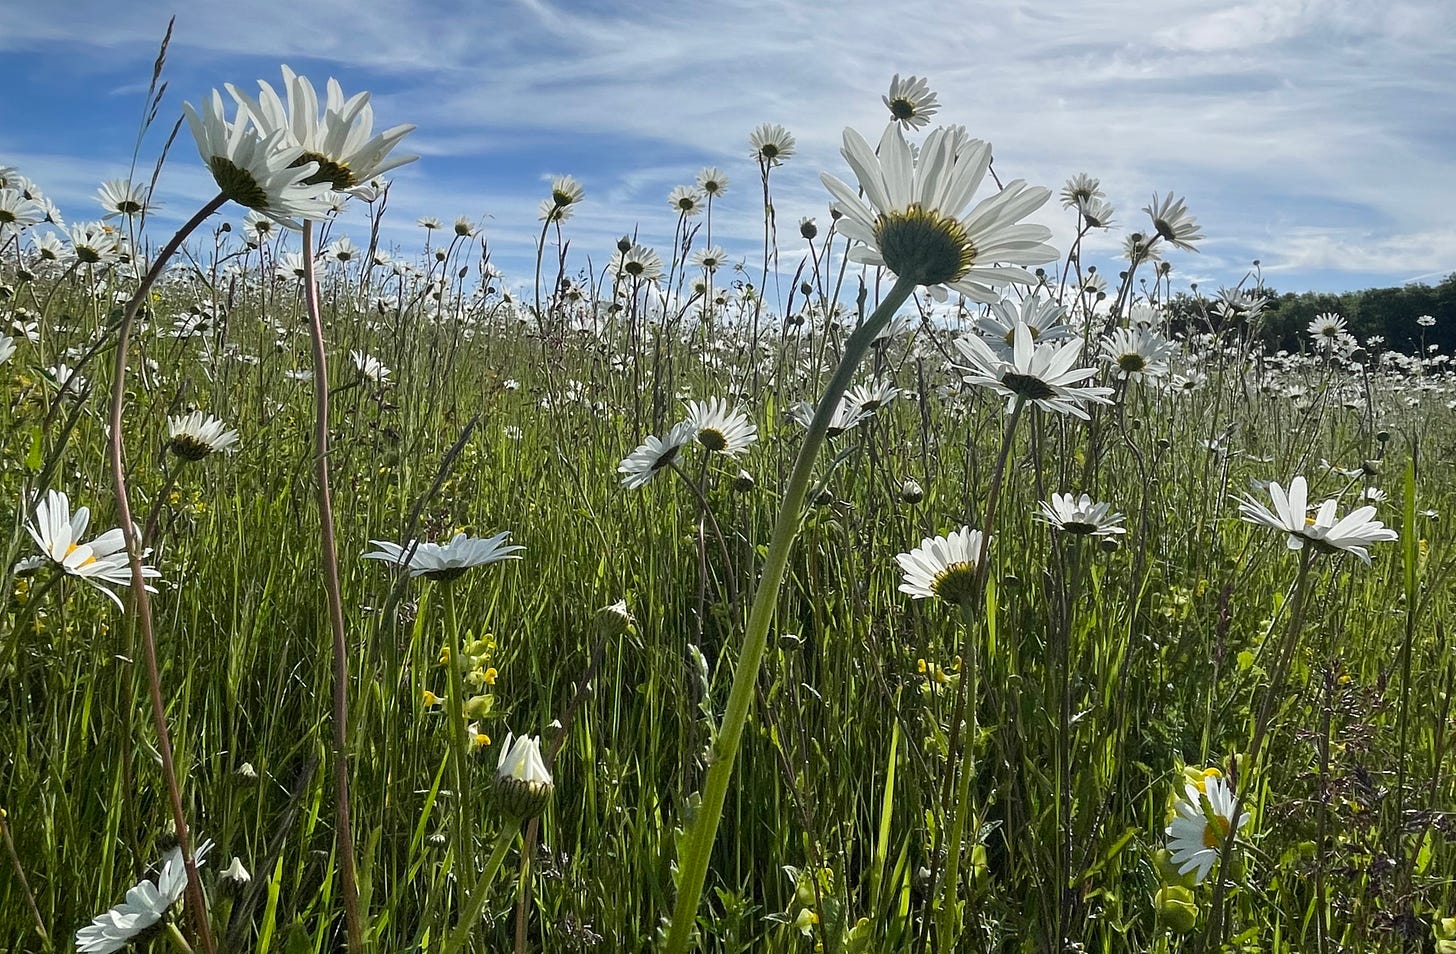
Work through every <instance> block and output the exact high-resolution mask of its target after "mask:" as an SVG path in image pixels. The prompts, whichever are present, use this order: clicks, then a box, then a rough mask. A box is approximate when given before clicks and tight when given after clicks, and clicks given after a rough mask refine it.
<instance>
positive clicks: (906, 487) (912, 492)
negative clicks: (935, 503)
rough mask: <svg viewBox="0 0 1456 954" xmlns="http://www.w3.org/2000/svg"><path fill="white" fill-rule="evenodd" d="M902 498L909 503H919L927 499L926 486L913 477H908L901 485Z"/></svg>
mask: <svg viewBox="0 0 1456 954" xmlns="http://www.w3.org/2000/svg"><path fill="white" fill-rule="evenodd" d="M900 499H901V500H903V501H905V502H906V503H907V504H918V503H919V502H920V501H922V500H924V499H925V488H924V487H922V486H920V484H919V483H917V482H916V481H915V480H914V479H913V478H910V477H906V478H905V482H904V483H903V484H901V485H900Z"/></svg>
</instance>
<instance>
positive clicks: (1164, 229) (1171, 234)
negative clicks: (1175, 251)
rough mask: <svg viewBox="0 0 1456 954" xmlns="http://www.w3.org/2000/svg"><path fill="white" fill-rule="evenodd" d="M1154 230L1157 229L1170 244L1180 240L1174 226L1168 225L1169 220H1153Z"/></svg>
mask: <svg viewBox="0 0 1456 954" xmlns="http://www.w3.org/2000/svg"><path fill="white" fill-rule="evenodd" d="M1153 228H1155V229H1157V231H1158V234H1159V235H1161V236H1162V237H1163V238H1165V239H1167V240H1168V241H1170V242H1174V241H1177V239H1178V233H1177V232H1176V231H1174V230H1173V226H1172V225H1170V224H1168V221H1167V219H1153Z"/></svg>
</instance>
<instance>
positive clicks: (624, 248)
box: [617, 235, 632, 255]
mask: <svg viewBox="0 0 1456 954" xmlns="http://www.w3.org/2000/svg"><path fill="white" fill-rule="evenodd" d="M617 251H619V252H621V253H622V254H623V255H626V254H627V253H628V252H630V251H632V240H631V239H630V238H628V237H627V236H625V235H624V236H622V237H621V238H619V239H617Z"/></svg>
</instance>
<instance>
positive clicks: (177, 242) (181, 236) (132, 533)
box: [108, 193, 227, 954]
mask: <svg viewBox="0 0 1456 954" xmlns="http://www.w3.org/2000/svg"><path fill="white" fill-rule="evenodd" d="M226 202H227V196H226V195H224V194H221V193H220V194H218V195H217V196H216V197H214V198H213V199H211V200H210V201H209V202H208V203H207V204H206V205H204V206H203V207H202V208H201V209H199V210H198V211H197V213H196V214H195V215H193V216H192V218H190V219H188V220H187V222H186V223H185V224H183V226H182V227H181V228H180V229H178V230H177V234H175V235H173V236H172V238H171V240H170V241H168V242H167V244H166V245H164V246H163V247H162V250H161V252H159V253H158V254H157V258H156V260H155V261H154V262H153V263H152V267H151V269H149V270H148V271H147V273H146V275H144V276H143V277H142V281H141V284H140V285H138V286H137V290H136V292H135V293H134V294H133V295H132V296H131V299H130V300H129V301H128V302H127V303H126V307H125V309H123V311H122V315H121V321H120V323H119V324H118V326H117V329H116V368H115V374H114V376H113V379H112V386H111V417H110V427H111V434H110V438H109V439H108V456H109V458H110V462H111V479H112V484H113V486H114V487H115V489H116V509H117V516H118V518H119V521H120V523H121V533H122V536H123V537H124V538H125V540H126V552H127V558H128V562H129V563H130V564H131V590H132V593H133V594H135V597H134V598H135V600H136V604H135V605H136V619H137V622H138V625H139V627H140V629H141V634H142V657H143V659H144V661H145V665H146V670H147V690H148V693H149V695H150V697H151V703H152V722H153V725H154V727H155V728H156V730H157V753H158V755H160V756H161V760H162V776H163V778H165V779H166V782H167V798H168V801H169V802H170V805H171V809H172V822H173V824H174V825H175V826H176V829H177V846H178V847H179V848H180V849H181V851H182V864H183V867H184V868H185V869H186V871H187V901H188V904H187V907H188V908H189V909H190V910H191V912H192V922H193V925H194V927H195V929H196V932H197V939H198V942H199V943H200V944H201V946H202V949H203V951H205V952H206V954H214V952H215V951H216V950H217V947H216V945H215V944H214V943H213V939H212V930H211V928H210V927H209V926H208V921H207V900H206V898H205V896H204V895H203V893H202V882H201V880H199V878H198V877H197V864H196V862H195V860H194V859H193V856H192V839H191V837H190V834H189V831H188V828H187V816H186V812H185V811H184V810H183V807H182V789H181V785H180V783H179V782H178V780H177V763H176V760H175V759H174V757H173V753H172V738H171V734H170V733H169V732H168V730H167V706H166V702H165V701H164V700H163V698H162V676H161V669H160V667H159V666H158V665H157V638H156V633H155V630H154V628H153V625H152V601H151V596H150V594H149V593H148V592H147V582H146V581H147V578H146V576H145V574H144V568H143V566H142V547H141V541H140V540H138V539H137V527H136V524H135V523H133V522H132V515H131V501H130V498H129V496H128V491H127V482H126V459H125V454H124V447H123V442H122V435H123V430H122V411H123V409H124V408H125V406H126V365H127V358H128V355H129V350H130V344H131V330H132V326H133V325H134V324H135V323H136V316H137V312H138V311H140V310H141V306H142V303H143V302H144V301H146V300H147V296H148V294H150V292H151V290H152V285H153V284H155V283H156V281H157V279H158V277H160V276H161V274H162V270H163V268H165V267H166V264H167V262H168V261H169V260H170V259H171V258H172V256H173V255H175V254H176V253H177V249H179V248H181V247H182V243H183V242H185V241H186V240H187V236H189V235H191V234H192V232H193V231H195V230H196V229H197V227H198V226H200V225H201V224H202V223H203V222H205V221H207V219H208V218H210V217H211V216H212V214H213V213H214V212H216V211H217V210H218V209H220V208H222V207H223V205H224V204H225V203H226Z"/></svg>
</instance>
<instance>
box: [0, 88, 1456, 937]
mask: <svg viewBox="0 0 1456 954" xmlns="http://www.w3.org/2000/svg"><path fill="white" fill-rule="evenodd" d="M161 65H162V60H160V59H159V61H158V75H154V76H153V82H152V88H151V93H150V94H149V95H151V96H155V97H156V98H157V101H158V102H159V101H160V92H161V90H160V86H159V75H160V71H161ZM275 83H276V81H274V80H267V81H264V82H262V83H260V85H259V91H258V92H257V93H256V94H255V93H252V92H250V91H247V90H241V89H235V88H233V87H228V88H227V89H226V91H214V92H213V93H212V94H211V95H210V96H208V97H207V98H205V99H203V100H201V101H200V104H199V105H197V106H195V107H194V106H193V105H190V104H189V105H188V106H187V107H186V120H187V122H186V124H185V125H184V127H183V128H182V130H181V132H180V133H179V135H178V138H177V146H178V149H177V151H176V152H175V153H174V154H173V155H172V156H171V157H170V158H169V160H168V165H167V166H166V167H161V166H159V172H158V174H159V175H161V176H165V175H167V174H168V169H170V168H171V166H172V165H174V164H178V163H187V162H192V161H194V160H193V159H192V158H191V156H190V155H184V153H186V152H187V150H185V149H182V148H181V147H182V146H183V145H191V144H192V143H193V142H195V145H196V148H197V150H198V152H199V153H200V156H201V160H202V161H203V162H204V163H205V165H206V166H207V168H208V170H209V171H210V172H211V174H212V177H213V179H214V180H215V181H216V184H217V189H218V192H217V196H216V198H215V199H214V200H213V201H211V202H209V203H207V204H206V205H205V206H204V207H202V208H200V209H199V210H198V211H197V214H196V216H195V217H193V218H192V219H191V220H190V221H189V222H187V224H186V225H185V226H184V227H183V228H182V229H181V230H180V231H179V232H178V233H177V234H176V235H175V236H168V235H165V234H157V229H156V228H155V227H154V225H152V224H151V223H149V222H148V213H149V211H150V209H149V202H150V190H151V187H153V186H155V184H156V182H157V178H156V177H155V176H153V177H152V178H151V180H150V181H145V180H146V177H138V179H137V180H136V181H130V180H116V181H111V182H107V183H105V184H104V185H102V186H101V189H100V191H99V193H98V198H99V202H100V207H101V213H102V214H104V218H102V219H100V220H99V221H92V222H84V221H68V220H72V219H76V218H78V217H79V216H81V215H85V214H87V213H86V212H85V210H80V209H66V210H61V209H58V208H56V206H55V205H54V204H53V203H51V202H50V201H49V200H48V199H47V198H46V197H45V194H44V191H43V190H44V183H43V182H39V183H37V182H33V181H32V180H31V179H30V178H28V177H27V175H26V172H27V170H25V169H14V168H9V167H6V166H3V165H0V381H3V384H4V389H5V396H6V404H7V412H6V415H5V418H4V421H3V423H0V442H3V447H0V450H3V453H0V501H5V504H4V505H3V506H4V507H5V508H7V509H5V510H4V512H5V513H6V515H7V516H6V522H5V526H6V527H7V528H8V533H7V536H6V538H5V539H6V543H7V549H8V552H7V553H6V555H5V559H4V562H3V564H0V566H3V567H4V570H3V572H0V607H3V610H0V612H3V616H0V620H3V624H0V835H3V852H0V855H3V857H0V871H3V872H4V876H3V877H0V949H3V950H6V951H68V950H79V951H84V952H108V951H118V950H127V949H132V950H153V951H162V950H168V949H176V950H180V951H196V952H199V954H200V952H204V951H206V952H209V954H211V952H218V951H227V952H251V951H258V952H263V951H273V952H279V954H300V952H323V951H343V950H348V951H353V952H360V951H378V952H396V951H421V952H445V954H456V952H462V951H492V952H496V951H518V952H519V951H527V950H542V951H649V950H652V951H663V952H667V954H684V952H686V951H690V950H701V951H710V952H780V951H782V952H791V951H826V952H865V954H871V952H884V954H890V952H895V954H899V952H906V954H910V952H932V951H933V952H951V951H967V952H977V951H1026V952H1058V954H1060V952H1069V951H1087V952H1105V954H1114V952H1117V954H1121V952H1128V951H1136V952H1144V951H1147V952H1173V951H1189V952H1215V951H1248V952H1318V954H1334V952H1361V954H1364V952H1376V951H1392V952H1394V951H1439V952H1445V954H1452V952H1456V919H1453V915H1456V843H1453V839H1456V782H1453V773H1452V770H1451V763H1452V759H1451V754H1450V750H1451V741H1452V740H1451V734H1452V730H1453V728H1456V721H1453V716H1452V711H1451V706H1452V701H1453V698H1456V696H1453V693H1456V685H1453V680H1456V658H1453V656H1452V654H1451V653H1450V652H1449V651H1448V644H1447V640H1448V634H1449V630H1450V628H1451V626H1452V624H1453V622H1456V612H1453V607H1452V596H1453V589H1452V575H1451V571H1452V567H1453V564H1456V553H1453V548H1452V536H1451V534H1449V533H1448V532H1446V531H1445V526H1446V524H1447V523H1448V522H1449V520H1450V519H1451V511H1452V507H1453V505H1456V498H1453V491H1456V478H1453V477H1452V475H1451V472H1450V469H1449V467H1448V466H1447V464H1448V463H1449V461H1450V460H1451V458H1452V455H1453V452H1456V427H1453V420H1452V411H1451V409H1450V407H1449V406H1448V403H1447V402H1448V401H1450V400H1451V392H1452V391H1453V390H1456V380H1453V378H1452V375H1451V371H1450V369H1449V366H1448V365H1447V363H1446V356H1445V355H1441V354H1430V353H1425V354H1416V355H1414V356H1411V355H1405V354H1399V353H1395V352H1385V351H1382V350H1381V349H1380V348H1379V347H1377V346H1376V345H1374V344H1371V343H1370V342H1361V341H1358V340H1356V339H1355V338H1353V337H1352V336H1351V335H1350V334H1349V333H1348V332H1347V331H1346V327H1345V323H1344V321H1343V320H1342V319H1341V318H1340V316H1338V315H1333V314H1330V315H1323V316H1321V317H1320V318H1319V319H1317V320H1316V321H1315V322H1314V323H1313V324H1311V325H1310V327H1309V329H1308V335H1307V337H1306V340H1305V347H1304V348H1303V349H1301V350H1300V351H1299V352H1297V353H1284V352H1281V353H1278V354H1269V353H1266V352H1265V350H1264V349H1263V348H1262V347H1261V346H1260V345H1259V343H1258V329H1259V323H1260V315H1261V311H1262V310H1263V308H1264V306H1265V299H1264V296H1263V286H1262V285H1261V283H1260V280H1259V274H1258V271H1257V269H1255V270H1254V271H1252V272H1251V273H1250V275H1249V276H1248V278H1247V279H1246V280H1245V281H1244V282H1242V283H1241V284H1240V285H1239V286H1238V287H1236V288H1230V289H1225V290H1222V291H1220V292H1219V293H1218V294H1217V295H1216V296H1213V297H1199V298H1196V307H1195V308H1194V309H1193V312H1194V314H1193V317H1192V318H1191V319H1189V318H1188V317H1186V312H1187V309H1184V312H1183V313H1182V316H1181V317H1180V318H1179V319H1178V320H1176V321H1175V320H1174V319H1173V317H1172V315H1171V312H1169V311H1168V310H1167V309H1166V308H1165V307H1164V306H1165V305H1166V303H1167V301H1168V299H1169V296H1171V295H1172V293H1173V280H1172V273H1171V266H1170V264H1169V263H1170V262H1171V261H1173V260H1174V259H1176V258H1177V257H1179V256H1184V255H1191V254H1195V253H1196V252H1197V248H1198V245H1199V243H1200V241H1201V240H1202V239H1203V237H1204V236H1203V233H1202V231H1201V229H1200V228H1199V226H1198V224H1197V222H1196V220H1195V218H1194V217H1193V215H1192V214H1191V213H1190V211H1189V209H1188V208H1187V207H1186V205H1185V203H1184V201H1183V200H1182V199H1180V198H1178V197H1177V196H1176V195H1175V194H1173V193H1168V194H1166V195H1162V194H1160V195H1155V196H1153V200H1152V202H1151V203H1150V204H1149V205H1148V206H1147V207H1146V208H1145V209H1142V210H1141V211H1138V212H1130V211H1127V210H1119V211H1118V212H1117V213H1114V210H1113V209H1112V207H1111V206H1110V204H1109V202H1108V200H1107V199H1106V197H1105V196H1104V195H1103V194H1102V191H1101V190H1100V188H1099V184H1098V181H1097V180H1096V179H1095V178H1092V177H1091V176H1087V175H1081V176H1077V177H1075V178H1073V179H1072V180H1070V181H1068V182H1067V183H1065V185H1064V186H1063V187H1062V188H1061V189H1060V190H1059V192H1054V191H1053V190H1051V189H1048V188H1045V187H1042V186H1039V185H1034V184H1029V183H1027V182H1024V181H1022V180H1019V179H1010V180H1007V179H1005V178H1004V176H1002V175H998V171H1004V170H997V169H995V168H993V166H992V161H991V160H992V152H991V146H990V144H988V143H986V142H983V141H981V140H978V139H975V138H973V137H972V136H971V135H970V134H969V133H968V132H967V131H966V130H965V129H964V128H963V127H958V126H936V127H934V128H932V121H933V120H934V119H935V118H936V117H937V115H938V114H939V113H940V110H941V104H940V103H939V102H938V100H937V97H936V95H935V94H934V93H933V92H932V91H931V90H930V89H929V87H928V85H927V84H926V83H925V81H923V80H920V79H917V78H915V77H909V78H902V77H899V76H897V77H895V79H894V80H893V82H892V84H891V86H890V88H889V91H888V93H887V94H886V96H885V97H884V102H885V106H886V107H887V110H888V114H887V116H886V120H887V125H886V127H885V128H884V129H883V130H882V131H879V130H877V131H874V132H873V133H869V134H861V133H860V132H858V131H856V130H853V129H847V130H846V131H845V133H844V141H843V157H844V160H845V164H844V166H843V167H841V168H837V169H830V170H825V172H824V174H823V177H822V178H823V184H824V187H825V190H826V191H825V194H824V199H825V203H826V212H825V214H823V215H822V216H818V217H816V218H814V219H804V220H802V221H800V222H797V223H790V222H786V221H779V220H777V218H776V216H775V214H774V209H773V204H772V197H773V185H774V176H775V172H776V170H778V169H779V168H780V167H781V166H782V165H783V164H785V163H789V162H793V161H795V156H794V152H795V142H794V139H793V137H792V135H791V134H790V132H789V131H788V130H786V129H784V128H783V127H780V126H775V125H764V126H761V127H759V128H758V129H757V130H755V131H754V132H753V133H752V136H751V137H750V140H749V142H747V143H745V153H744V155H745V161H744V164H743V167H742V168H741V169H729V170H727V171H724V170H720V169H716V168H709V169H704V170H703V171H702V172H701V174H699V175H698V176H697V179H696V181H695V182H694V183H693V184H690V185H684V186H682V187H680V188H678V189H675V190H674V191H673V192H672V193H671V195H670V196H669V197H668V201H667V204H666V206H665V207H664V211H663V214H664V216H672V221H674V222H675V223H676V232H675V235H676V238H675V240H674V243H673V245H672V247H670V248H664V249H650V248H646V247H644V246H642V245H640V244H637V243H636V242H634V241H633V240H632V239H630V238H624V239H623V240H622V241H621V242H620V243H619V245H618V246H617V247H616V248H615V249H594V250H591V255H592V257H591V258H588V257H587V254H586V253H585V252H582V253H580V255H579V257H578V253H577V251H576V249H575V248H574V247H573V248H572V254H571V255H568V254H567V245H568V242H569V241H570V238H571V227H572V221H571V220H572V216H573V213H574V212H575V211H576V209H577V207H578V206H579V205H580V203H582V202H586V201H590V196H588V195H586V194H585V191H584V190H583V188H582V187H581V185H580V184H579V183H578V182H577V180H575V179H574V178H572V177H571V176H565V175H563V176H561V177H559V178H558V179H556V181H555V182H554V183H553V184H552V188H551V192H550V194H549V195H547V196H545V197H544V198H543V200H542V203H541V208H540V245H539V250H538V265H537V269H536V272H537V273H536V275H534V276H512V279H513V281H507V280H506V278H505V277H504V276H502V275H501V274H500V273H499V272H498V271H497V269H496V268H495V267H494V266H493V265H492V264H491V261H490V245H489V244H488V239H489V236H488V235H486V234H482V233H481V232H480V231H479V230H478V227H477V225H476V224H474V223H473V222H471V221H470V220H468V219H460V220H458V221H456V222H455V223H454V224H453V226H452V225H448V224H444V223H442V222H440V221H436V220H422V221H421V223H420V224H421V226H422V228H423V232H422V235H423V237H424V242H423V243H422V245H423V251H420V250H400V249H389V248H384V247H382V246H381V245H380V244H379V243H378V242H377V241H375V242H372V243H370V244H369V245H368V246H367V247H361V245H360V244H356V243H355V242H354V241H351V240H350V239H348V238H337V239H333V238H331V236H330V234H329V233H330V231H331V228H332V225H333V223H334V222H335V221H336V220H339V219H341V218H343V219H347V220H349V221H351V222H353V223H355V226H357V225H358V224H360V223H367V224H368V225H370V226H371V228H370V233H369V234H372V235H374V236H378V234H379V229H378V224H379V220H380V218H381V217H382V216H383V215H385V214H386V211H385V209H386V206H387V199H388V194H389V189H390V185H389V183H388V181H387V176H388V173H389V171H390V170H391V169H394V168H397V167H398V166H399V165H401V164H403V163H406V162H409V161H410V160H411V159H413V158H414V157H412V156H408V155H406V154H405V153H406V152H407V149H408V135H409V133H410V132H411V127H409V126H395V127H392V128H389V129H387V130H385V131H383V132H376V131H375V130H374V114H373V108H372V106H371V104H370V101H369V97H368V95H367V94H363V93H355V94H353V95H347V96H346V95H345V93H344V91H343V90H342V89H341V88H340V86H339V84H338V83H336V82H335V81H333V80H329V81H328V84H327V86H325V87H321V88H316V87H315V86H314V85H313V83H311V82H310V81H309V80H308V79H306V78H304V77H300V76H297V75H295V74H294V73H292V72H291V71H290V70H289V69H288V68H287V67H284V69H283V75H282V82H281V84H277V85H276V87H275V85H274V84H275ZM390 118H391V119H394V118H396V117H390ZM398 118H407V117H398ZM723 203H737V204H740V206H741V205H743V204H748V205H750V206H752V205H753V204H755V203H760V204H761V208H762V211H763V234H762V236H761V239H762V247H763V257H762V258H761V260H757V261H748V262H744V261H742V260H738V259H730V257H729V256H728V255H727V253H725V252H724V250H723V249H722V248H721V247H719V246H717V245H715V244H713V243H712V235H713V232H712V217H713V213H714V207H715V205H717V206H718V207H719V208H722V204H723ZM830 209H832V211H829V210H830ZM442 211H448V210H442ZM1052 211H1054V212H1056V213H1057V214H1061V215H1065V216H1067V217H1068V219H1069V221H1074V222H1075V224H1076V230H1077V231H1076V235H1077V239H1076V241H1075V242H1074V243H1073V244H1072V246H1071V247H1070V248H1066V249H1058V248H1054V247H1052V245H1051V244H1050V241H1051V232H1050V230H1049V229H1047V228H1046V227H1045V226H1043V225H1040V224H1036V217H1037V216H1038V215H1045V214H1047V213H1048V212H1052ZM1114 215H1116V216H1117V218H1118V219H1119V220H1120V221H1118V222H1117V223H1114ZM446 221H447V222H448V219H447V220H446ZM1114 227H1117V228H1121V229H1124V230H1125V231H1126V239H1125V242H1124V244H1123V249H1124V255H1123V257H1122V258H1121V260H1118V261H1106V262H1097V261H1093V260H1091V259H1090V258H1089V257H1087V256H1084V255H1083V253H1082V248H1081V246H1082V238H1083V237H1085V236H1087V235H1089V234H1092V233H1093V232H1094V231H1096V230H1106V229H1109V228H1114ZM624 230H626V231H629V232H630V231H631V225H630V223H624ZM751 238H753V239H755V241H756V240H757V239H758V238H759V237H757V236H755V237H751ZM588 261H591V262H596V263H598V267H597V268H596V269H595V270H590V271H588V270H587V267H588V266H587V263H588ZM601 263H605V264H604V265H602V264H601ZM533 278H534V281H533V280H532V279H533ZM521 279H524V281H520V280H521ZM1426 320H1427V319H1424V318H1423V319H1421V321H1422V323H1425V322H1426ZM1429 320H1430V321H1431V322H1435V321H1438V320H1439V321H1449V320H1456V315H1442V316H1439V318H1437V317H1432V318H1430V319H1429Z"/></svg>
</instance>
